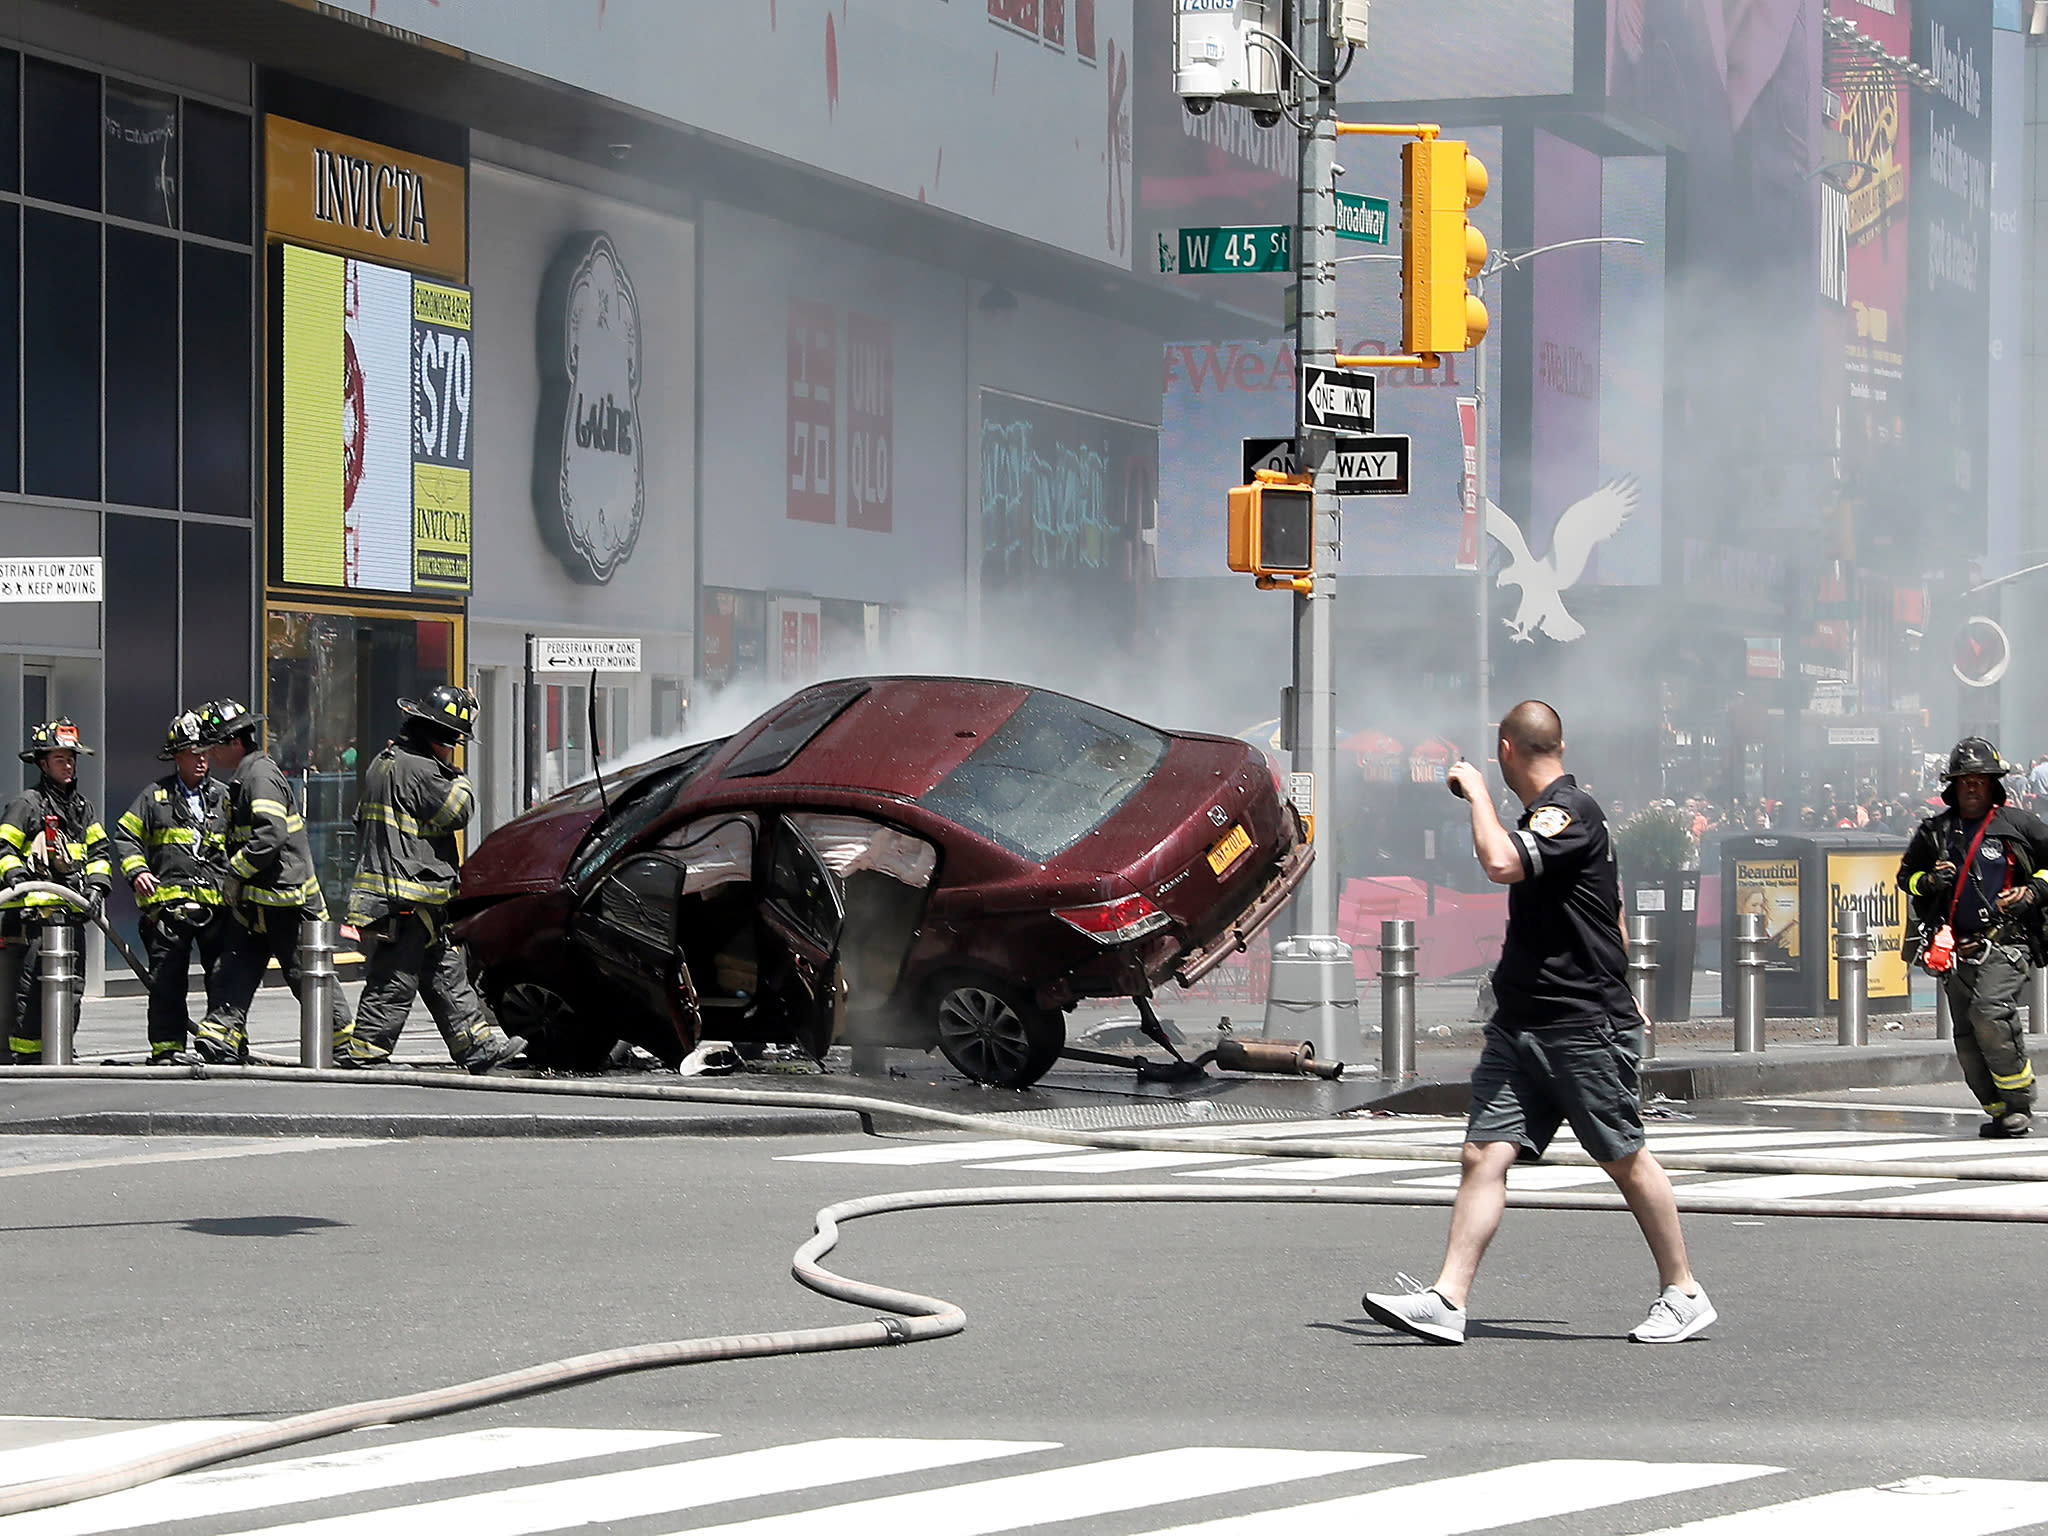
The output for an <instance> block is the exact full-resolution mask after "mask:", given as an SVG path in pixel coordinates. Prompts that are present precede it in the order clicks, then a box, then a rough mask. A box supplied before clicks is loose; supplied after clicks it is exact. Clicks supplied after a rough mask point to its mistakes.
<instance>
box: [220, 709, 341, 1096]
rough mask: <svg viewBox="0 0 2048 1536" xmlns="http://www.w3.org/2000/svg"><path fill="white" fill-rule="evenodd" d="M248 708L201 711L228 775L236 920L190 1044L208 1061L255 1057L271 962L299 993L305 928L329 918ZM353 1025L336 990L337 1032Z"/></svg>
mask: <svg viewBox="0 0 2048 1536" xmlns="http://www.w3.org/2000/svg"><path fill="white" fill-rule="evenodd" d="M264 718H265V717H264V716H262V715H258V714H251V713H250V712H249V710H248V708H247V707H246V706H244V705H243V704H241V703H239V702H238V701H236V700H234V699H220V700H216V701H215V702H214V703H211V704H208V705H205V706H204V707H203V708H201V709H200V711H199V730H200V740H201V741H202V742H203V743H204V744H205V746H206V749H207V757H208V760H209V762H210V763H211V765H212V766H213V767H215V768H219V769H221V770H223V771H225V772H226V773H227V774H228V782H227V837H226V853H227V874H226V876H225V878H224V879H223V880H222V882H221V904H222V906H223V907H224V908H225V909H226V912H227V916H228V918H230V919H231V920H232V921H231V922H229V923H228V925H227V932H226V936H225V939H224V941H223V943H222V947H221V955H220V964H219V966H218V967H217V968H216V970H215V973H214V984H213V996H212V998H211V1000H210V1001H209V1002H208V1004H207V1009H206V1017H205V1018H204V1019H203V1020H201V1021H200V1025H199V1028H198V1029H197V1030H196V1031H195V1032H194V1034H193V1040H192V1045H193V1049H194V1050H196V1051H197V1052H198V1053H199V1055H200V1058H201V1059H202V1060H205V1061H209V1062H221V1063H233V1062H246V1061H247V1060H248V1059H249V1005H250V1003H252V1002H254V1001H255V998H256V989H257V987H259V986H260V985H261V984H262V982H263V973H264V971H265V970H266V969H268V967H269V964H270V962H271V961H272V960H276V961H277V964H278V969H279V970H281V971H282V972H283V973H284V980H285V984H286V985H287V986H289V987H290V988H291V989H292V995H293V996H294V997H296V996H297V995H298V992H299V924H300V923H301V922H302V921H305V920H307V919H312V920H315V921H319V920H323V919H325V918H326V916H327V901H326V898H325V897H324V896H322V895H321V894H320V881H319V879H318V878H317V877H316V876H315V875H314V872H313V853H312V850H311V848H310V847H308V845H307V842H306V823H305V820H304V818H303V817H302V816H301V815H300V813H299V812H298V811H297V810H296V809H295V808H294V806H293V803H292V790H291V784H290V782H289V781H288V780H287V779H286V778H285V776H284V770H283V769H282V768H280V767H279V766H278V762H277V759H276V758H274V757H272V756H271V755H270V754H269V753H268V752H265V751H264V750H263V748H262V745H261V743H260V740H259V737H258V732H257V727H258V726H260V725H261V724H262V723H263V721H264ZM348 1031H349V1008H348V1000H347V999H346V998H345V997H343V996H342V995H341V992H340V990H339V989H336V991H335V994H334V1038H335V1040H336V1042H337V1043H339V1042H340V1041H342V1040H344V1039H346V1037H347V1035H348Z"/></svg>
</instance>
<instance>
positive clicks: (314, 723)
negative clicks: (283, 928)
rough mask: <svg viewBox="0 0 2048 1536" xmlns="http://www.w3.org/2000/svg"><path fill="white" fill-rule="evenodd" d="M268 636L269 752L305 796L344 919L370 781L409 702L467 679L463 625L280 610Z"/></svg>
mask: <svg viewBox="0 0 2048 1536" xmlns="http://www.w3.org/2000/svg"><path fill="white" fill-rule="evenodd" d="M265 633H266V657H267V673H266V676H267V681H268V684H269V694H268V698H267V702H266V705H265V707H266V709H267V711H268V713H269V715H270V738H269V740H270V750H271V752H272V753H273V754H274V755H275V756H276V758H277V760H278V762H279V763H280V764H282V765H283V767H284V771H285V774H286V776H287V777H288V778H290V779H291V780H292V781H293V782H294V784H296V785H297V786H298V788H299V791H300V796H301V810H302V813H303V814H304V816H305V818H306V838H307V841H308V842H309V843H310V844H311V846H312V852H313V867H314V869H315V871H316V872H317V873H318V875H319V878H320V889H321V890H322V891H323V892H325V894H326V896H327V909H328V912H329V913H330V915H332V916H334V917H336V918H339V917H340V916H341V915H342V914H343V913H344V912H345V911H346V910H347V907H348V885H349V881H350V880H351V879H353V878H354V876H355V863H356V835H355V811H356V798H357V795H358V793H359V792H360V790H361V788H362V782H363V774H364V773H365V772H366V771H367V770H368V768H369V766H370V759H371V758H373V757H375V756H376V755H377V754H378V753H379V752H381V751H382V750H383V749H384V747H385V745H386V743H388V742H389V741H390V740H391V739H392V738H393V737H395V736H396V735H397V734H398V726H399V721H400V720H401V718H402V716H401V713H400V711H399V708H398V701H399V700H400V699H401V698H406V699H416V698H419V697H420V696H421V695H422V694H424V693H426V692H428V691H429V690H430V689H433V688H435V687H437V686H439V685H440V684H442V683H445V682H448V681H450V680H451V679H454V678H459V677H461V676H462V675H463V674H462V671H461V654H460V653H461V646H462V620H461V618H460V616H458V615H446V614H417V613H414V614H382V613H342V612H331V611H323V610H318V609H306V608H286V607H282V606H277V607H273V608H271V610H270V612H269V615H268V622H267V624H266V626H265Z"/></svg>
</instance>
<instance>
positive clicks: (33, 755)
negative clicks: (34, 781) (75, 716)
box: [19, 717, 93, 763]
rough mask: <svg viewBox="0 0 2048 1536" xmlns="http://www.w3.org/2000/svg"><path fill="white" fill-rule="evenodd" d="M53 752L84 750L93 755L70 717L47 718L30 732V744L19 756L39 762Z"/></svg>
mask: <svg viewBox="0 0 2048 1536" xmlns="http://www.w3.org/2000/svg"><path fill="white" fill-rule="evenodd" d="M52 752H83V753H84V754H85V755H86V756H87V757H91V756H92V755H93V751H92V748H91V747H88V746H87V745H86V744H85V743H84V742H82V741H80V740H79V739H78V727H77V726H75V725H73V724H72V723H71V721H70V719H69V718H68V717H66V718H62V719H57V720H45V721H44V722H43V723H42V724H41V725H39V726H37V727H36V728H35V729H34V730H32V731H30V732H29V733H28V745H27V746H25V747H23V748H22V750H21V752H20V754H19V756H20V758H21V760H22V761H23V762H24V763H39V762H41V761H42V760H43V759H44V758H46V757H48V756H49V755H50V754H51V753H52Z"/></svg>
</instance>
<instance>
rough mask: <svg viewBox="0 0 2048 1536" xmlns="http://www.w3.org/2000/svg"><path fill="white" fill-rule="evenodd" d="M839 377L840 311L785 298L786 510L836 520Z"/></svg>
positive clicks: (813, 519)
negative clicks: (835, 434)
mask: <svg viewBox="0 0 2048 1536" xmlns="http://www.w3.org/2000/svg"><path fill="white" fill-rule="evenodd" d="M838 379H839V313H838V311H837V310H836V309H834V308H833V307H832V306H831V305H830V304H812V303H808V302H806V301H805V300H802V299H792V300H790V302H789V402H788V405H789V439H788V447H789V503H788V505H789V515H790V516H791V517H792V518H794V519H796V520H797V521H798V522H804V523H830V522H836V521H837V520H838V512H837V505H838V496H837V482H836V481H835V480H834V478H833V472H832V464H833V453H832V450H833V435H832V433H833V419H834V416H835V415H836V405H835V402H836V401H837V399H838Z"/></svg>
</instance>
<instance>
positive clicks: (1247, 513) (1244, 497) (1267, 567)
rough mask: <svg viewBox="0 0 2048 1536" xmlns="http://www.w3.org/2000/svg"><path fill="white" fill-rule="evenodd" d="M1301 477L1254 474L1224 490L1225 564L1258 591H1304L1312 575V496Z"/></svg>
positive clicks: (1307, 480) (1304, 477)
mask: <svg viewBox="0 0 2048 1536" xmlns="http://www.w3.org/2000/svg"><path fill="white" fill-rule="evenodd" d="M1311 485H1312V482H1311V480H1310V478H1309V477H1308V476H1307V475H1289V474H1283V473H1281V472H1280V471H1278V470H1271V469H1261V470H1258V471H1256V472H1255V473H1254V474H1253V477H1252V483H1251V484H1250V485H1234V486H1232V487H1231V488H1230V547H1229V561H1230V568H1231V569H1232V570H1233V571H1244V572H1246V573H1248V574H1250V575H1253V576H1256V577H1258V578H1259V585H1260V586H1262V587H1288V588H1291V589H1292V590H1295V591H1303V592H1305V591H1307V590H1308V589H1309V587H1310V585H1311V584H1312V583H1313V579H1314V576H1315V492H1314V490H1313V489H1311Z"/></svg>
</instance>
